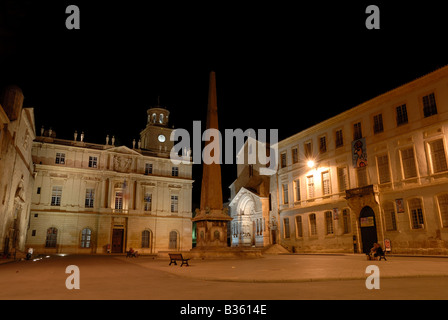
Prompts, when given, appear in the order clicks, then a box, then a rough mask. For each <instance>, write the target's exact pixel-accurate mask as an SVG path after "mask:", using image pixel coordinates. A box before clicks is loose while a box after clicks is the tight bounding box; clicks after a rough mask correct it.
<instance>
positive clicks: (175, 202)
mask: <svg viewBox="0 0 448 320" xmlns="http://www.w3.org/2000/svg"><path fill="white" fill-rule="evenodd" d="M178 204H179V198H178V196H175V195H172V196H171V212H177V211H178Z"/></svg>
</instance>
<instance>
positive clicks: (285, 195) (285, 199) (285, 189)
mask: <svg viewBox="0 0 448 320" xmlns="http://www.w3.org/2000/svg"><path fill="white" fill-rule="evenodd" d="M282 191H283V204H288V184H286V183H285V184H283V185H282Z"/></svg>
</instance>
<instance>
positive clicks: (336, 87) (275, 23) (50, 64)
mask: <svg viewBox="0 0 448 320" xmlns="http://www.w3.org/2000/svg"><path fill="white" fill-rule="evenodd" d="M148 2H149V1H146V2H145V4H144V5H143V4H142V3H143V1H122V2H114V1H71V2H68V1H61V0H60V1H31V0H30V1H23V0H15V1H10V0H5V1H2V2H1V4H0V68H1V69H0V85H1V87H4V86H6V85H9V84H16V85H18V86H20V87H21V88H22V90H23V93H24V95H25V101H24V105H25V107H33V108H34V112H35V118H36V131H37V132H38V134H39V133H40V128H41V126H42V125H44V126H45V128H49V127H52V129H53V130H54V131H56V133H57V137H58V138H65V139H72V138H73V132H74V131H75V130H77V131H78V132H81V131H84V133H85V141H86V142H94V143H104V141H105V136H106V135H107V134H109V135H110V136H112V135H115V138H116V144H117V145H126V146H128V147H132V139H136V140H138V138H139V133H140V131H141V130H142V129H144V128H145V126H146V120H147V119H146V110H147V109H148V108H150V107H151V106H155V105H156V104H157V99H158V97H160V104H161V105H163V106H165V107H166V108H168V109H169V110H170V112H171V115H170V125H174V126H175V127H176V128H185V129H187V130H191V128H192V122H193V121H194V120H202V121H203V123H204V125H203V127H205V117H206V108H207V95H208V80H209V72H210V71H211V70H214V71H215V72H216V79H217V87H218V88H217V92H218V110H219V124H220V129H221V130H222V131H224V129H235V128H241V129H243V130H246V129H248V128H253V129H259V128H261V129H269V128H276V129H279V138H280V139H284V138H286V137H288V136H291V135H293V134H295V133H297V132H299V131H301V130H303V129H305V128H307V127H309V126H312V125H314V124H316V123H318V122H321V121H323V120H325V119H328V118H330V117H332V116H334V115H336V114H338V113H340V112H342V111H344V110H347V109H349V108H352V107H354V106H356V105H358V104H360V103H362V102H364V101H367V100H369V99H371V98H374V97H375V96H377V95H379V94H381V93H384V92H386V91H389V90H391V89H393V88H396V87H398V86H400V85H402V84H404V83H407V82H409V81H412V80H413V79H415V78H417V77H420V76H422V75H424V74H427V73H429V72H431V71H433V70H435V69H437V68H439V67H442V66H444V65H446V64H448V55H447V53H448V52H447V51H448V49H447V48H448V46H447V42H446V38H447V31H448V26H447V25H446V20H447V19H446V14H445V11H444V8H443V5H442V3H441V2H440V1H439V2H436V1H434V2H430V1H425V2H421V4H420V5H419V4H418V3H419V2H415V1H414V2H411V3H409V2H399V1H393V2H394V4H391V3H390V2H391V1H389V3H386V2H385V1H376V2H372V3H370V2H366V1H356V2H355V1H353V3H347V2H346V1H344V2H342V1H332V2H328V3H325V2H317V1H313V2H312V3H313V4H306V5H305V4H302V2H298V3H299V5H298V6H297V5H294V6H291V3H289V2H288V3H287V2H280V3H279V2H250V3H248V2H244V4H243V2H241V1H240V2H229V1H227V2H216V1H213V2H211V1H210V2H200V3H193V2H191V1H189V2H182V4H181V5H179V4H177V3H172V2H168V1H163V2H162V4H160V3H159V4H157V5H156V4H152V3H155V2H153V1H151V2H150V3H151V4H147V3H148ZM70 4H75V5H78V7H79V9H80V20H81V21H80V26H81V28H80V30H68V29H66V27H65V20H66V18H67V17H68V14H66V13H65V9H66V7H67V6H68V5H70ZM370 4H376V5H377V6H378V7H379V8H380V30H368V29H367V28H366V27H365V20H366V18H367V17H368V14H366V13H365V9H366V7H367V6H368V5H370ZM222 171H223V192H224V197H223V198H224V199H227V198H228V197H229V193H228V188H227V187H228V186H229V185H230V183H232V182H233V181H234V179H236V168H235V166H230V165H226V166H223V168H222ZM201 174H202V167H201V166H200V165H195V166H194V169H193V178H194V179H195V180H196V182H195V183H194V190H195V195H194V202H198V196H199V191H200V180H201Z"/></svg>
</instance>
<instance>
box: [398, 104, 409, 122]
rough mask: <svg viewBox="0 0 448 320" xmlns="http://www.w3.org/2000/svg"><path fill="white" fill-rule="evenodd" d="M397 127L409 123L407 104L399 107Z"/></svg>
mask: <svg viewBox="0 0 448 320" xmlns="http://www.w3.org/2000/svg"><path fill="white" fill-rule="evenodd" d="M396 110H397V126H401V125H403V124H407V123H408V111H407V110H406V104H403V105H401V106H398V107H397V109H396Z"/></svg>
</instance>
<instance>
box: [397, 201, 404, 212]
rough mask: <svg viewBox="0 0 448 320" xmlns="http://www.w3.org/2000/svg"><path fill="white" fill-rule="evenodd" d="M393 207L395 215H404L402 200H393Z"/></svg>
mask: <svg viewBox="0 0 448 320" xmlns="http://www.w3.org/2000/svg"><path fill="white" fill-rule="evenodd" d="M395 206H396V207H397V213H404V205H403V199H395Z"/></svg>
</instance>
